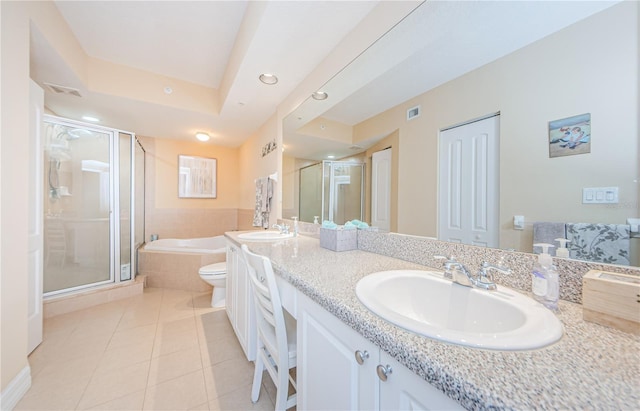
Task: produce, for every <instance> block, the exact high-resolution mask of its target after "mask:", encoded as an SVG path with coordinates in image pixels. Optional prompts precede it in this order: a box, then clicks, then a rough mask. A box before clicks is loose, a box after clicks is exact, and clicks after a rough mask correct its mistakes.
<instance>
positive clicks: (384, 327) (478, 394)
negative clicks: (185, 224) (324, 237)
mask: <svg viewBox="0 0 640 411" xmlns="http://www.w3.org/2000/svg"><path fill="white" fill-rule="evenodd" d="M359 234H362V233H359ZM227 237H228V238H230V239H231V240H232V241H234V242H236V243H242V242H241V241H238V239H237V234H236V233H227ZM394 237H395V236H394V235H392V234H379V233H365V234H364V235H362V236H361V239H362V241H361V248H363V249H364V248H368V249H376V250H377V251H379V252H380V253H383V252H384V253H385V254H389V255H393V257H394V258H391V257H389V256H385V255H381V254H377V253H371V252H365V251H363V250H354V251H345V252H333V251H329V250H326V249H323V248H320V246H319V242H318V240H317V239H314V238H310V237H306V236H298V237H297V238H292V239H288V240H284V241H279V242H277V243H257V242H254V243H248V245H249V248H250V249H251V250H253V251H254V252H256V253H259V254H262V255H265V256H267V257H269V258H270V259H271V261H272V262H273V265H274V268H275V271H276V274H278V275H280V276H282V277H283V279H285V280H286V281H288V282H289V283H291V284H293V285H294V286H295V287H296V288H297V289H298V291H300V292H302V293H304V294H305V295H307V296H308V297H309V298H311V299H312V300H314V301H315V302H317V303H318V304H320V305H321V306H322V307H323V308H325V309H326V310H327V311H329V312H330V313H332V314H333V315H335V316H336V317H337V318H339V319H340V320H341V321H343V322H344V323H345V324H347V325H349V326H350V327H351V328H353V329H354V330H355V331H357V332H358V333H360V334H361V335H363V336H364V337H365V338H367V339H368V340H370V341H372V342H373V343H374V344H376V345H377V346H378V347H380V348H381V349H382V350H384V351H386V352H387V353H389V354H390V355H391V356H393V357H394V358H395V359H397V360H398V361H399V362H401V363H402V364H404V365H405V366H406V367H407V368H409V369H410V370H412V371H413V372H415V373H416V374H418V375H419V376H421V377H422V378H424V379H425V380H426V381H428V382H429V383H431V384H432V385H433V386H435V387H436V388H438V389H439V390H441V391H442V392H444V393H445V394H447V395H448V396H449V397H451V398H453V399H455V400H456V401H458V402H460V404H462V405H463V406H464V407H465V408H467V409H477V410H485V409H516V410H525V409H527V410H528V409H545V410H546V409H550V410H551V409H616V410H617V409H620V410H627V409H629V410H630V409H640V391H639V390H638V386H639V385H640V357H639V356H638V352H640V338H639V337H636V336H633V335H631V334H628V333H624V332H622V331H618V330H615V329H612V328H608V327H604V326H600V325H597V324H593V323H589V322H585V321H584V320H583V319H582V309H581V306H580V305H578V304H574V303H570V302H567V301H560V303H559V310H558V312H557V316H558V318H559V319H560V320H561V321H562V323H563V325H564V329H565V334H564V336H563V338H562V339H561V340H560V341H559V342H557V343H556V344H554V345H551V346H549V347H545V348H542V349H538V350H531V351H519V352H509V351H489V350H478V349H473V348H468V347H463V346H457V345H452V344H447V343H442V342H439V341H437V340H433V339H430V338H426V337H422V336H420V335H417V334H414V333H411V332H408V331H405V330H403V329H402V328H399V327H396V326H394V325H392V324H390V323H388V322H386V321H385V320H383V319H381V318H380V317H378V316H376V315H374V314H373V313H372V312H370V311H369V310H368V309H367V308H365V307H364V306H363V305H362V304H361V303H360V301H359V300H358V298H357V296H356V295H355V286H356V284H357V282H358V280H360V278H362V277H364V276H366V275H368V274H371V273H373V272H376V271H384V270H392V269H426V268H427V267H425V266H424V265H420V264H419V263H415V262H409V261H408V260H420V259H422V260H421V261H422V264H427V265H429V266H431V267H439V266H440V264H441V262H439V261H438V263H437V264H435V263H434V261H435V260H431V258H432V256H433V255H434V254H446V253H447V252H450V253H451V254H457V256H458V257H459V258H460V260H461V261H462V262H464V263H465V264H468V265H469V266H470V267H471V268H474V269H475V268H477V267H475V266H474V265H473V264H472V262H473V261H476V259H477V260H478V261H482V259H487V260H489V262H492V263H494V262H496V261H494V260H491V259H490V258H489V257H492V256H494V252H495V250H491V251H489V250H486V249H478V248H476V247H466V246H458V245H454V244H447V243H441V242H433V241H432V242H430V243H427V242H424V241H423V240H422V239H418V238H415V239H414V238H411V237H406V236H397V237H395V238H394ZM448 247H452V248H451V249H449V248H448ZM487 253H488V254H487ZM501 253H504V254H507V255H508V256H510V257H511V258H512V259H511V260H507V261H505V264H506V265H509V266H511V267H512V268H513V269H516V273H515V275H514V278H517V277H523V278H528V271H527V270H528V268H527V267H524V265H526V264H527V263H528V262H530V260H526V259H525V260H522V259H519V257H520V256H522V257H527V255H526V254H521V253H509V252H497V254H495V255H498V256H499V255H500V254H501ZM471 259H473V260H471ZM470 261H471V262H470ZM516 263H517V264H518V265H523V267H520V268H516V267H514V265H516ZM572 267H574V271H576V272H577V271H578V270H579V269H582V268H575V267H576V266H572ZM578 267H581V266H578ZM560 269H561V270H566V269H567V268H566V267H561V268H560ZM525 273H526V275H525ZM505 278H506V277H505ZM499 281H501V282H502V278H500V280H499ZM524 282H526V281H524V280H523V283H524ZM524 286H525V285H524V284H523V287H524ZM565 286H566V285H565ZM572 295H573V294H572Z"/></svg>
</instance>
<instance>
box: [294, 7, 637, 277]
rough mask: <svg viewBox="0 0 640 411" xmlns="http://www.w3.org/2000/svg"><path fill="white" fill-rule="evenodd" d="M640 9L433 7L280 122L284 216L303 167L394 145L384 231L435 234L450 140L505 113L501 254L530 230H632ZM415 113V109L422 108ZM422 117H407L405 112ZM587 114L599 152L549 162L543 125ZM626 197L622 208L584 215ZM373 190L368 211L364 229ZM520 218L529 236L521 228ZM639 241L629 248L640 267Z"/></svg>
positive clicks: (419, 11)
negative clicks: (586, 195) (603, 195)
mask: <svg viewBox="0 0 640 411" xmlns="http://www.w3.org/2000/svg"><path fill="white" fill-rule="evenodd" d="M638 7H639V6H638V4H637V3H635V2H527V1H525V2H475V3H469V2H465V3H458V2H425V3H422V4H421V5H420V6H419V7H418V8H416V9H415V10H414V11H413V12H412V13H411V14H409V15H408V16H407V17H406V18H405V19H404V20H403V21H401V22H400V23H399V24H398V25H397V26H396V27H394V28H393V29H392V30H391V31H389V32H388V33H387V34H386V35H385V36H383V37H382V38H380V39H379V40H378V41H377V42H376V43H375V44H373V45H372V46H371V47H369V48H368V49H367V50H365V51H364V52H363V53H362V54H361V55H360V56H359V57H358V58H357V59H356V60H354V61H353V62H352V63H351V64H349V65H348V66H347V67H345V68H344V69H343V70H342V71H341V72H340V73H338V74H337V75H336V76H335V77H333V78H332V79H331V80H330V81H329V82H327V83H326V84H325V85H324V86H323V88H322V91H324V92H326V93H327V94H328V96H329V97H328V98H327V99H326V100H322V101H317V100H314V99H312V98H309V99H307V100H306V101H305V102H303V103H302V104H301V105H300V106H299V107H298V108H297V109H296V110H295V111H294V112H292V113H291V114H290V115H288V116H287V117H286V118H285V119H284V124H283V130H284V140H283V141H284V146H285V150H284V153H283V198H282V200H283V206H282V209H283V217H284V218H287V217H290V216H294V215H302V213H300V205H299V187H300V181H299V175H298V170H299V169H300V168H303V167H306V166H309V165H310V164H313V163H314V162H319V161H322V160H326V159H327V156H328V155H333V156H334V157H335V158H336V159H341V160H345V159H346V160H349V159H354V160H355V161H360V162H366V163H367V171H366V173H367V179H366V181H367V185H370V181H371V180H370V178H371V175H370V170H371V167H369V164H370V161H371V156H372V153H373V152H376V151H379V150H382V149H385V148H388V147H391V148H392V150H393V167H392V178H391V193H390V195H391V206H390V207H391V228H390V231H394V232H399V233H404V234H412V235H421V236H428V237H437V235H438V224H439V221H438V218H439V217H438V216H439V209H438V207H439V206H438V174H439V171H438V164H439V158H438V148H439V142H438V140H439V137H440V134H441V132H442V130H445V129H447V128H449V127H451V126H454V125H457V124H461V123H465V122H467V121H469V120H473V119H478V118H481V117H483V116H487V115H490V114H492V113H499V114H500V119H499V157H498V159H497V160H496V161H498V162H499V180H498V181H499V190H498V198H497V199H496V201H497V204H499V206H498V208H499V216H498V231H499V243H498V245H496V247H499V248H503V249H514V250H518V251H524V252H531V251H532V248H533V247H532V244H533V223H534V222H542V221H551V222H567V223H569V222H574V223H604V224H625V223H626V221H627V218H634V217H636V218H637V217H640V209H639V205H638V195H639V194H638V180H639V177H638V174H639V173H640V171H639V170H640V169H639V165H638V157H639V144H638V128H639V125H638V119H637V113H638V110H639V109H640V107H639V103H638V97H637V92H638V65H639V62H638V59H637V56H638V42H637V38H638V34H639V33H638V31H639V30H638V19H637V16H638ZM416 108H417V110H416ZM409 112H412V113H413V114H416V112H417V114H418V115H417V116H415V117H414V118H411V119H409V118H408V114H410V113H409ZM583 113H590V115H591V131H592V138H591V142H590V144H591V152H590V153H586V154H581V155H571V156H562V157H553V158H552V157H550V156H549V122H551V121H555V120H559V119H562V118H567V117H571V116H575V115H580V114H583ZM612 186H615V187H618V190H619V191H618V193H619V198H618V203H615V204H584V203H583V201H582V200H583V198H582V193H583V189H585V188H593V187H612ZM370 195H371V193H370V187H367V189H366V201H365V204H366V206H365V208H366V210H365V214H366V217H365V218H366V220H370V217H371V216H370V213H371V198H370ZM515 216H523V217H524V225H523V227H522V229H515V227H514V217H515ZM639 242H640V239H637V238H632V239H631V240H630V244H631V245H630V248H631V251H630V253H631V257H630V260H631V265H635V266H637V265H639V263H638V261H639V257H638V254H639V245H638V243H639Z"/></svg>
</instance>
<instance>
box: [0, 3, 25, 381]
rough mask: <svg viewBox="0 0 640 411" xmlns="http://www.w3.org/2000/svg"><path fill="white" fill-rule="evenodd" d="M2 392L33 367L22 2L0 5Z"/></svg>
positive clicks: (0, 316) (0, 341)
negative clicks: (29, 337)
mask: <svg viewBox="0 0 640 411" xmlns="http://www.w3.org/2000/svg"><path fill="white" fill-rule="evenodd" d="M0 10H1V11H0V19H1V26H0V30H1V35H0V42H1V51H2V54H1V57H0V58H1V63H2V72H1V82H2V89H1V96H2V98H1V101H2V112H1V117H0V124H1V126H0V132H1V135H0V184H1V191H0V227H1V228H0V389H1V391H2V392H4V391H5V389H6V388H7V385H8V384H9V383H11V381H12V380H13V379H14V378H15V377H16V376H17V375H18V373H19V372H20V371H22V369H24V368H25V367H27V366H28V363H27V227H28V215H27V210H28V206H27V205H28V204H27V199H28V191H27V189H28V186H29V185H28V180H27V177H28V175H29V172H28V171H29V170H28V165H29V162H28V161H27V159H28V155H29V151H28V150H29V142H28V140H29V139H28V135H29V134H28V133H29V75H28V73H29V19H28V7H27V6H25V5H24V4H22V3H20V2H4V1H3V2H0Z"/></svg>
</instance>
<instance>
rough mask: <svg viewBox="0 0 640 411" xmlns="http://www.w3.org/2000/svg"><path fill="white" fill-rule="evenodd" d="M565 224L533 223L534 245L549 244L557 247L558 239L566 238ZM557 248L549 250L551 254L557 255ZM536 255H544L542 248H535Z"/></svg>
mask: <svg viewBox="0 0 640 411" xmlns="http://www.w3.org/2000/svg"><path fill="white" fill-rule="evenodd" d="M565 236H566V232H565V223H551V222H544V221H538V222H535V223H533V244H538V243H547V244H552V245H554V246H556V247H557V243H556V241H555V240H556V238H560V237H562V238H566V237H565ZM556 247H553V248H551V247H550V248H549V254H551V255H552V256H555V255H556V251H555V250H556ZM533 252H534V253H535V254H540V253H542V248H541V247H533Z"/></svg>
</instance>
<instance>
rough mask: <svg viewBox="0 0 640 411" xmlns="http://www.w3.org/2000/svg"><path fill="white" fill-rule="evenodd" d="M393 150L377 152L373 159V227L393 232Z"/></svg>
mask: <svg viewBox="0 0 640 411" xmlns="http://www.w3.org/2000/svg"><path fill="white" fill-rule="evenodd" d="M391 150H392V149H391V148H388V149H386V150H382V151H377V152H375V153H373V156H372V159H371V166H372V167H371V225H372V226H374V227H378V228H379V229H380V230H383V231H390V230H391V154H392V151H391Z"/></svg>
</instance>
